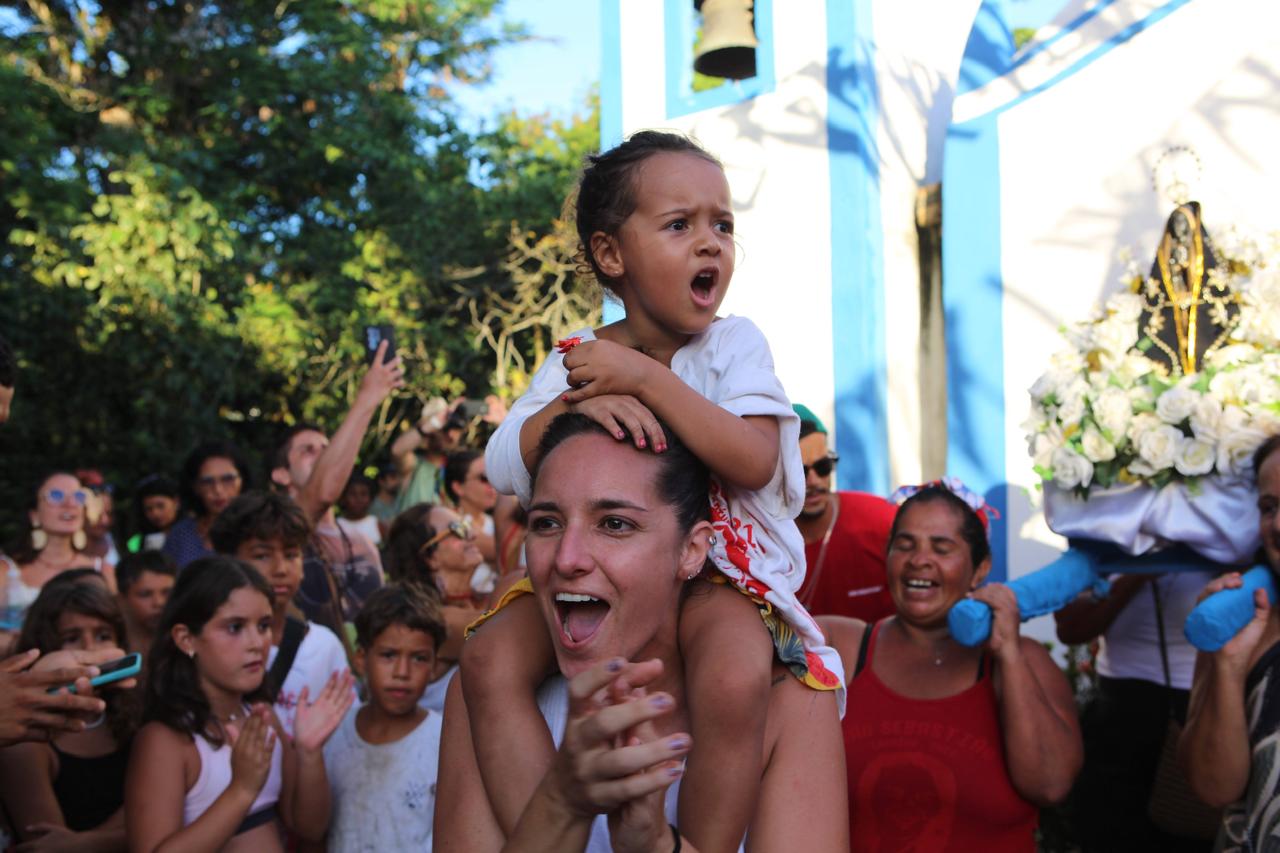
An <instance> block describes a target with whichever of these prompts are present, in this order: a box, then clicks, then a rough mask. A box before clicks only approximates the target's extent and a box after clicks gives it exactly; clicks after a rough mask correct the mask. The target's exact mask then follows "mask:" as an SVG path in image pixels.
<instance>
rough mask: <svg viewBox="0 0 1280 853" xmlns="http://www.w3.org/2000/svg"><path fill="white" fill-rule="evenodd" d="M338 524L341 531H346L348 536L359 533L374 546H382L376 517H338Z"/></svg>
mask: <svg viewBox="0 0 1280 853" xmlns="http://www.w3.org/2000/svg"><path fill="white" fill-rule="evenodd" d="M338 524H339V525H340V526H341V527H342V529H343V530H345V531H347V535H348V536H350V535H351V534H353V533H361V534H364V535H365V536H367V537H368V538H369V541H370V542H372V543H373V544H374V545H381V544H382V531H381V530H379V529H378V517H377V516H375V515H366V516H365V517H364V518H360V519H352V518H343V517H342V516H338Z"/></svg>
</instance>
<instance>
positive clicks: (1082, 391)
mask: <svg viewBox="0 0 1280 853" xmlns="http://www.w3.org/2000/svg"><path fill="white" fill-rule="evenodd" d="M1088 392H1089V386H1088V384H1087V383H1086V382H1085V381H1084V380H1083V379H1077V380H1076V381H1075V382H1072V383H1071V384H1070V385H1068V386H1067V387H1066V388H1062V389H1060V390H1059V392H1058V393H1059V396H1058V420H1060V421H1061V422H1062V426H1063V427H1064V428H1065V427H1072V426H1075V425H1076V424H1078V423H1080V419H1081V418H1083V417H1084V404H1085V395H1086V394H1087V393H1088Z"/></svg>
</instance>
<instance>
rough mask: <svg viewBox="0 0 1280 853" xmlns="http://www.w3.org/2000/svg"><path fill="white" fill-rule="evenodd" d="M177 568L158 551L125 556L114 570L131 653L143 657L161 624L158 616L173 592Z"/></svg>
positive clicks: (170, 559) (166, 556)
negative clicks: (136, 653)
mask: <svg viewBox="0 0 1280 853" xmlns="http://www.w3.org/2000/svg"><path fill="white" fill-rule="evenodd" d="M177 574H178V567H177V565H176V564H175V563H174V562H173V558H172V557H170V556H169V555H168V554H164V553H161V552H160V551H140V552H138V553H137V554H128V555H126V556H125V558H124V559H123V560H121V561H120V565H118V566H116V588H117V589H118V590H119V592H118V597H119V599H120V609H121V610H122V611H123V612H124V626H125V633H126V635H127V639H128V648H129V651H131V652H141V653H142V654H144V655H146V654H148V653H150V651H151V641H152V640H154V639H155V636H156V626H157V625H159V624H160V614H161V613H163V612H164V604H165V602H166V601H168V600H169V593H170V592H171V591H172V590H173V581H174V578H175V577H177Z"/></svg>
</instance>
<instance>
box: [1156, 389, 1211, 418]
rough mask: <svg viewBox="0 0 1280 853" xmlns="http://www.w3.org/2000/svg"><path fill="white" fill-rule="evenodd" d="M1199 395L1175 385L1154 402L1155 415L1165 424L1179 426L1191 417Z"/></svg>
mask: <svg viewBox="0 0 1280 853" xmlns="http://www.w3.org/2000/svg"><path fill="white" fill-rule="evenodd" d="M1199 397H1200V395H1199V394H1197V393H1196V392H1195V391H1192V390H1191V389H1190V388H1187V387H1184V386H1183V385H1175V386H1173V387H1172V388H1170V389H1169V390H1168V391H1165V392H1164V393H1163V394H1161V395H1160V398H1159V399H1158V400H1156V414H1157V415H1158V416H1159V417H1160V420H1162V421H1164V422H1165V423H1167V424H1180V423H1182V422H1183V421H1185V420H1186V419H1187V418H1189V417H1191V412H1192V411H1194V409H1195V407H1196V400H1197V399H1199Z"/></svg>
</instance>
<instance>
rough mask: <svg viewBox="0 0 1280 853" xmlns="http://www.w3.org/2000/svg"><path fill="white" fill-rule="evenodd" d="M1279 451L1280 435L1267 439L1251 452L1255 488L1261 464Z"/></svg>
mask: <svg viewBox="0 0 1280 853" xmlns="http://www.w3.org/2000/svg"><path fill="white" fill-rule="evenodd" d="M1277 450H1280V433H1276V434H1275V435H1273V436H1271V437H1270V438H1268V439H1267V440H1266V441H1264V442H1262V444H1260V445H1258V449H1257V450H1255V451H1254V452H1253V482H1254V485H1255V486H1256V485H1257V483H1258V475H1259V474H1261V473H1262V464H1263V463H1264V462H1266V461H1267V457H1268V456H1270V455H1271V454H1272V453H1275V452H1276V451H1277Z"/></svg>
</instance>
